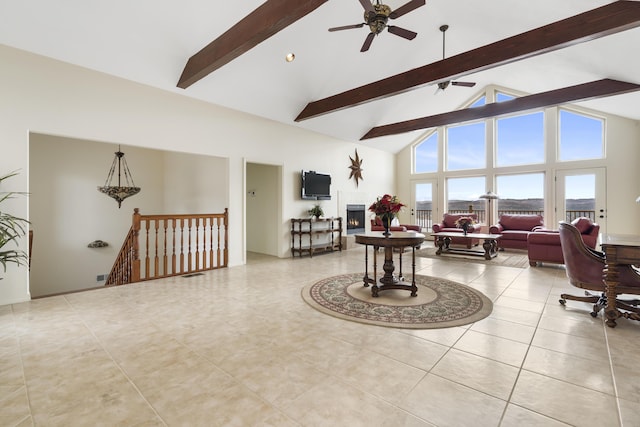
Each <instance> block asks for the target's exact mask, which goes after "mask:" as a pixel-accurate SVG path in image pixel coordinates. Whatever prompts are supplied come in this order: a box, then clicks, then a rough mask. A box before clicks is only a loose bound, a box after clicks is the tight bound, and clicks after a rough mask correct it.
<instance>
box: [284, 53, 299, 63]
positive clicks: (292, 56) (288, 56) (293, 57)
mask: <svg viewBox="0 0 640 427" xmlns="http://www.w3.org/2000/svg"><path fill="white" fill-rule="evenodd" d="M284 59H285V60H286V61H287V62H293V60H294V59H296V55H295V54H293V53H287V56H285V57H284Z"/></svg>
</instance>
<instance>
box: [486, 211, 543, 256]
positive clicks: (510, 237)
mask: <svg viewBox="0 0 640 427" xmlns="http://www.w3.org/2000/svg"><path fill="white" fill-rule="evenodd" d="M537 228H543V218H542V215H524V214H517V215H511V214H502V215H500V219H499V220H498V223H497V224H495V225H492V226H491V227H489V233H491V234H502V237H501V238H499V239H498V247H499V248H500V249H505V248H509V249H527V245H528V243H527V239H528V237H529V233H531V232H532V231H533V230H535V229H537Z"/></svg>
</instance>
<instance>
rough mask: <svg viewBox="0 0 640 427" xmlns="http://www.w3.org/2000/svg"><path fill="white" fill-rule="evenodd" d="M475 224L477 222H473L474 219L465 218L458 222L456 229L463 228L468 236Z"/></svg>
mask: <svg viewBox="0 0 640 427" xmlns="http://www.w3.org/2000/svg"><path fill="white" fill-rule="evenodd" d="M475 223H476V222H475V221H474V220H473V218H471V217H468V216H463V217H460V218H458V219H457V220H456V227H458V228H462V231H463V232H464V234H465V235H466V234H467V232H468V231H469V230H471V229H472V228H473V224H475ZM472 231H473V230H472Z"/></svg>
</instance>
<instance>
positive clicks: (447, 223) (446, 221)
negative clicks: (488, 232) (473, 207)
mask: <svg viewBox="0 0 640 427" xmlns="http://www.w3.org/2000/svg"><path fill="white" fill-rule="evenodd" d="M464 217H467V218H471V219H473V220H474V221H475V222H476V224H474V225H473V227H471V228H470V229H469V230H468V231H467V233H474V232H475V233H479V232H480V231H481V230H482V225H481V224H477V222H478V214H475V213H462V214H448V213H446V214H444V215H443V216H442V222H441V223H439V224H433V226H432V227H431V229H432V230H433V232H434V233H444V232H452V233H460V234H462V229H461V228H458V227H456V221H457V220H458V219H459V218H464ZM434 241H435V239H434ZM451 243H452V244H454V245H466V246H467V249H470V248H471V246H476V245H477V244H478V243H480V240H478V239H457V238H455V237H454V238H452V239H451Z"/></svg>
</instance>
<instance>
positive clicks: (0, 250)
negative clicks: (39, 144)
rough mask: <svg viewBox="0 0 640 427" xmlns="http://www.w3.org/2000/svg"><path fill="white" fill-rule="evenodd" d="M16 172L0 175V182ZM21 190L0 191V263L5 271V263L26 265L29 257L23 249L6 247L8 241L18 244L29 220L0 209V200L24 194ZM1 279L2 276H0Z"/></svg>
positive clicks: (0, 203)
mask: <svg viewBox="0 0 640 427" xmlns="http://www.w3.org/2000/svg"><path fill="white" fill-rule="evenodd" d="M17 174H18V173H17V172H11V173H9V174H7V175H4V176H2V177H0V184H2V182H3V181H4V180H6V179H8V178H11V177H13V176H16V175H17ZM24 194H26V193H22V192H19V193H18V192H13V191H11V192H0V264H2V267H3V269H4V271H5V272H6V271H7V263H9V262H13V263H15V264H17V265H28V261H29V258H28V257H27V254H26V253H25V252H24V251H21V250H17V249H8V248H7V246H8V245H9V244H10V243H13V244H15V245H16V246H17V245H18V240H19V239H20V238H21V237H22V236H24V235H26V234H27V224H29V221H27V220H26V219H23V218H18V217H16V216H13V215H11V214H9V213H7V212H4V211H3V210H2V202H4V201H6V200H8V199H11V198H13V197H15V196H16V195H24ZM0 279H2V278H0Z"/></svg>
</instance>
